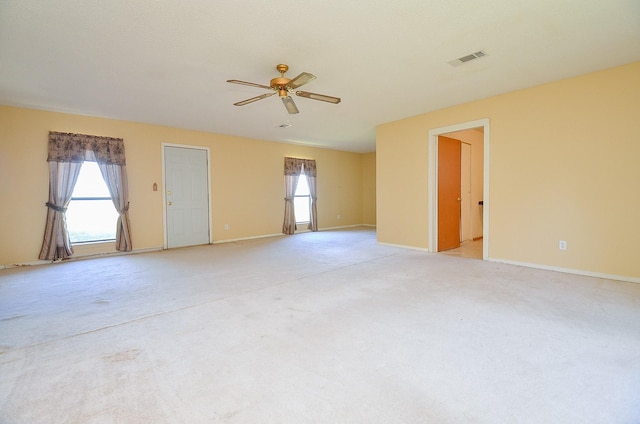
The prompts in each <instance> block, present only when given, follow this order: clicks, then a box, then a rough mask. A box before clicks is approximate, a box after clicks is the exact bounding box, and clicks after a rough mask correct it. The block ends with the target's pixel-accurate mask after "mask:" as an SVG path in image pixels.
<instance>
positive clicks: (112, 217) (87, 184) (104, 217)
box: [66, 161, 118, 243]
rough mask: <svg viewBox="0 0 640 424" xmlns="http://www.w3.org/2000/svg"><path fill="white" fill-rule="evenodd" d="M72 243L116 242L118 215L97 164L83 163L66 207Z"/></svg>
mask: <svg viewBox="0 0 640 424" xmlns="http://www.w3.org/2000/svg"><path fill="white" fill-rule="evenodd" d="M66 216H67V229H68V230H69V237H70V238H71V242H72V243H82V242H92V241H93V242H95V241H107V240H115V238H116V224H117V221H118V212H117V211H116V208H115V207H114V206H113V202H112V201H111V195H110V194H109V189H108V188H107V184H106V183H105V182H104V179H103V178H102V174H101V173H100V168H98V164H97V163H96V162H88V161H86V162H84V163H83V164H82V167H81V168H80V174H79V175H78V181H77V182H76V185H75V187H74V189H73V195H72V197H71V201H70V202H69V206H68V207H67V213H66Z"/></svg>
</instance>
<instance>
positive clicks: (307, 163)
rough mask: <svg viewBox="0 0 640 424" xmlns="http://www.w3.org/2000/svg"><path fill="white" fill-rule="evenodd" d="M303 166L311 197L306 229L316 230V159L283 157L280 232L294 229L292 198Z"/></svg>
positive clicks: (287, 232) (291, 232)
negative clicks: (282, 218) (281, 222)
mask: <svg viewBox="0 0 640 424" xmlns="http://www.w3.org/2000/svg"><path fill="white" fill-rule="evenodd" d="M303 168H304V173H305V175H306V176H307V181H308V182H309V194H310V197H311V213H310V215H311V218H310V221H309V225H308V227H307V228H308V229H309V230H311V231H318V208H317V206H316V201H317V199H318V198H317V193H316V177H317V168H316V161H315V160H313V159H298V158H288V157H285V158H284V191H285V195H284V223H283V224H282V232H283V233H284V234H293V233H295V231H296V216H295V210H294V207H293V200H294V196H295V194H296V188H297V187H298V179H299V178H300V174H301V173H302V170H303Z"/></svg>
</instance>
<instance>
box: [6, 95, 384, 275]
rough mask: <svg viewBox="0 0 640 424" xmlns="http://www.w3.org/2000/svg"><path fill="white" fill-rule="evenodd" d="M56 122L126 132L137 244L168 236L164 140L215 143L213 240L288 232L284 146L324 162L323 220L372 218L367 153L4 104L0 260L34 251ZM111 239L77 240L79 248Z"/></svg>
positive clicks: (60, 126) (62, 127)
mask: <svg viewBox="0 0 640 424" xmlns="http://www.w3.org/2000/svg"><path fill="white" fill-rule="evenodd" d="M49 131H63V132H74V133H83V134H92V135H102V136H111V137H120V138H123V139H124V141H125V149H126V156H127V171H128V176H129V193H130V200H131V206H130V217H131V222H132V238H133V244H134V250H143V249H155V248H161V247H162V246H163V243H164V232H163V231H164V230H163V229H164V224H163V217H162V213H163V197H162V193H163V188H162V186H163V181H162V143H174V144H181V145H190V146H202V147H207V148H209V149H210V152H211V164H210V167H211V194H212V197H211V208H212V209H211V210H212V220H213V227H212V233H213V240H214V242H216V241H223V240H232V239H239V238H247V237H258V236H264V235H271V234H279V233H281V230H282V219H283V213H284V200H283V198H284V186H283V177H282V170H283V157H284V156H294V157H302V158H310V159H315V160H316V162H317V165H318V222H319V226H320V229H322V228H329V227H339V226H348V225H358V224H363V223H370V221H371V219H372V218H371V217H372V216H373V217H374V218H373V219H374V220H375V200H373V202H372V201H371V199H370V191H371V187H372V186H373V187H374V189H373V190H375V182H374V181H371V179H375V169H373V171H372V170H371V156H370V154H365V155H363V154H358V153H350V152H342V151H336V150H328V149H318V148H312V147H306V146H300V145H293V144H284V143H275V142H267V141H261V140H253V139H246V138H239V137H231V136H224V135H218V134H211V133H204V132H197V131H187V130H182V129H176V128H170V127H163V126H157V125H147V124H141V123H132V122H124V121H117V120H110V119H102V118H93V117H87V116H78V115H70V114H63V113H54V112H46V111H38V110H31V109H21V108H13V107H4V106H0V181H2V184H0V198H1V199H4V200H3V204H2V206H0V266H7V265H13V264H22V263H33V262H35V261H37V256H38V253H39V251H40V246H41V243H42V235H43V232H44V222H45V216H46V208H45V206H44V203H45V202H46V201H47V197H48V167H47V162H46V158H47V135H48V132H49ZM374 157H375V156H374ZM374 160H375V159H374ZM154 183H157V184H158V191H156V192H154V191H153V190H152V187H153V184H154ZM363 193H367V194H366V196H365V195H364V194H363ZM338 215H340V219H338V218H337V216H338ZM225 224H229V230H227V231H225V229H224V225H225ZM112 249H113V247H112V244H109V245H108V246H95V245H94V246H89V247H82V246H78V247H76V254H83V253H97V252H102V251H105V250H107V251H108V250H112Z"/></svg>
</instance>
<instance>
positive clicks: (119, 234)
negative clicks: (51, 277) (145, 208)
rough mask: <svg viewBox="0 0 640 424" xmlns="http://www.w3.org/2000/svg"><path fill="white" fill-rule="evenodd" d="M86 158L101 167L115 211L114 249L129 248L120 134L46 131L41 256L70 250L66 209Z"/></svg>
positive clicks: (63, 255) (54, 257) (52, 257)
mask: <svg viewBox="0 0 640 424" xmlns="http://www.w3.org/2000/svg"><path fill="white" fill-rule="evenodd" d="M85 160H90V161H96V162H97V163H98V166H99V167H100V171H101V173H102V177H103V178H104V180H105V182H106V184H107V187H108V188H109V193H110V194H111V200H112V201H113V205H114V206H115V208H116V210H117V211H118V214H119V216H118V222H117V228H116V249H117V250H119V251H131V249H132V244H131V228H130V222H129V192H128V183H127V167H126V161H125V156H124V141H123V140H122V139H121V138H111V137H98V136H93V135H85V134H72V133H60V132H53V131H52V132H49V155H48V158H47V162H49V201H48V202H47V203H46V206H47V221H46V226H45V230H44V237H43V240H42V249H41V250H40V255H39V258H40V259H44V260H53V261H55V260H59V259H65V258H68V257H70V256H71V255H72V254H73V247H72V246H71V239H70V238H69V232H68V231H67V223H66V217H65V212H66V210H67V206H68V205H69V201H70V200H71V195H72V193H73V188H74V186H75V184H76V181H77V179H78V174H79V173H80V167H81V166H82V162H84V161H85Z"/></svg>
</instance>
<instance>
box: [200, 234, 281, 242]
mask: <svg viewBox="0 0 640 424" xmlns="http://www.w3.org/2000/svg"><path fill="white" fill-rule="evenodd" d="M279 236H284V234H282V233H278V234H265V235H262V236H251V237H240V238H234V239H225V240H214V241H213V242H212V243H211V244H223V243H233V242H236V241H245V240H256V239H263V238H268V237H279Z"/></svg>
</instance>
